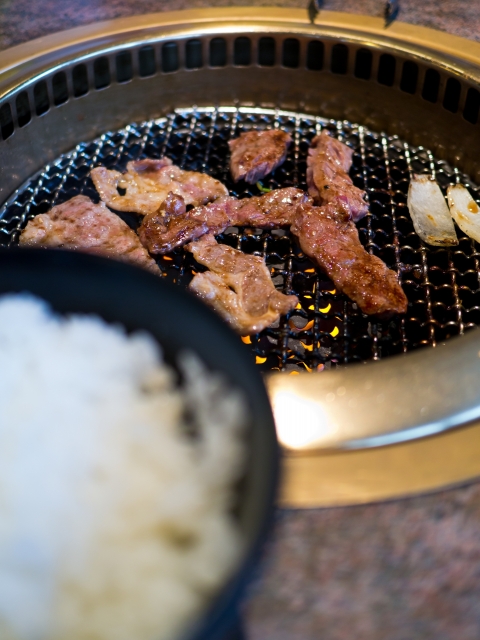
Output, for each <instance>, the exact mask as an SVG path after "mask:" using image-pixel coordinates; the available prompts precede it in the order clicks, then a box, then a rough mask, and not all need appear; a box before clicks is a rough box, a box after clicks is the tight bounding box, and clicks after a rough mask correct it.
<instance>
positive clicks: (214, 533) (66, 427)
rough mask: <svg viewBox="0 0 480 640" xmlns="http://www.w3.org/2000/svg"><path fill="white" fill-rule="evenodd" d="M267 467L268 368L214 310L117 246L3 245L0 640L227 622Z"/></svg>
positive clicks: (245, 566) (193, 634) (217, 627)
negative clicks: (125, 259) (115, 252)
mask: <svg viewBox="0 0 480 640" xmlns="http://www.w3.org/2000/svg"><path fill="white" fill-rule="evenodd" d="M277 480H278V449H277V442H276V436H275V428H274V423H273V418H272V414H271V410H270V405H269V402H268V397H267V394H266V391H265V389H264V386H263V383H262V380H261V377H260V374H259V373H258V371H257V370H256V368H255V366H254V364H253V363H252V362H251V356H250V354H249V352H248V350H247V349H246V348H245V347H244V345H243V344H242V342H241V341H240V340H239V339H238V337H237V336H236V335H235V334H234V333H233V332H231V330H230V329H229V328H228V327H227V326H226V325H225V324H224V323H223V322H222V321H221V320H220V319H219V318H218V317H217V316H216V315H215V314H214V313H213V312H212V311H210V309H208V308H207V307H206V306H204V305H203V304H202V303H201V302H200V301H199V300H197V299H196V298H194V297H193V296H191V295H190V294H188V293H187V292H185V291H183V290H181V289H180V288H179V287H175V286H173V285H169V284H168V283H165V282H164V281H163V280H161V279H160V278H157V277H155V276H153V275H151V274H149V273H146V272H143V271H142V270H140V269H137V268H135V267H131V266H128V265H125V264H122V263H119V262H114V261H110V260H107V259H104V258H99V257H95V256H89V255H84V254H79V253H73V252H64V251H44V250H8V251H2V252H0V638H1V640H65V639H66V638H68V640H177V639H189V640H193V639H195V640H199V639H200V638H203V639H207V638H208V640H214V639H218V640H220V639H222V638H224V637H225V634H226V633H228V632H230V631H231V626H232V623H233V621H234V619H235V615H236V608H237V605H238V602H239V600H240V598H241V595H242V593H243V591H244V589H245V587H246V585H247V583H248V579H249V577H250V575H251V574H252V571H253V569H254V567H255V565H256V562H257V560H258V555H259V551H260V549H261V546H262V544H263V542H264V540H265V536H266V534H267V531H268V528H269V526H270V523H271V518H272V513H273V505H274V498H275V491H276V485H277Z"/></svg>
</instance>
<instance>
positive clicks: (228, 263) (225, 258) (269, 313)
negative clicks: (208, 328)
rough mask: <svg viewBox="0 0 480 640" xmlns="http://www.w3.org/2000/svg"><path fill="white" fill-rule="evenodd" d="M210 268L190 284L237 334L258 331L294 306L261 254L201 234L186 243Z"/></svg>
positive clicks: (291, 296) (296, 301)
mask: <svg viewBox="0 0 480 640" xmlns="http://www.w3.org/2000/svg"><path fill="white" fill-rule="evenodd" d="M186 248H187V249H188V250H189V251H191V252H192V253H193V255H194V257H195V260H196V261H197V262H199V263H200V264H203V265H204V266H206V267H208V269H210V271H206V272H204V273H198V274H197V275H196V276H195V277H194V278H193V280H192V282H191V283H190V288H191V289H192V291H194V292H195V293H196V294H197V295H198V296H199V297H201V298H203V300H205V302H206V303H207V304H209V305H211V306H212V307H213V308H214V309H215V310H216V311H217V312H218V313H219V314H220V315H221V316H222V317H223V319H224V320H226V322H228V324H230V326H231V327H233V328H234V329H235V330H236V331H238V332H239V333H240V334H241V335H248V334H254V333H258V332H259V331H262V329H265V328H266V327H269V326H270V325H271V324H273V323H274V322H275V321H277V320H278V319H279V317H280V316H281V315H284V314H286V313H288V312H289V311H291V310H292V309H294V308H295V306H296V305H297V303H298V298H297V297H296V296H293V295H290V296H288V295H285V294H283V293H280V291H277V290H276V289H275V286H274V284H273V282H272V279H271V277H270V273H269V271H268V269H267V267H266V265H265V262H264V260H263V259H262V258H260V257H258V256H254V255H247V254H245V253H242V252H241V251H237V250H236V249H232V248H231V247H228V246H225V245H221V244H218V243H217V241H216V240H215V238H214V237H213V236H212V235H204V236H203V237H202V238H200V239H199V240H195V241H194V242H191V243H190V244H188V245H187V247H186Z"/></svg>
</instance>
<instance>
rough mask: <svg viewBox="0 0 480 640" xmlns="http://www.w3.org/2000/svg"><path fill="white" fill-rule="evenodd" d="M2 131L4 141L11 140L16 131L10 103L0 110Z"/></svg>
mask: <svg viewBox="0 0 480 640" xmlns="http://www.w3.org/2000/svg"><path fill="white" fill-rule="evenodd" d="M0 129H1V130H2V138H3V139H4V140H6V139H7V138H9V137H10V136H11V135H12V133H13V131H14V128H13V118H12V110H11V108H10V105H9V104H8V102H7V103H5V104H4V105H2V107H1V108H0Z"/></svg>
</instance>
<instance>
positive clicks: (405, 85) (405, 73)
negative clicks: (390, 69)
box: [400, 60, 418, 95]
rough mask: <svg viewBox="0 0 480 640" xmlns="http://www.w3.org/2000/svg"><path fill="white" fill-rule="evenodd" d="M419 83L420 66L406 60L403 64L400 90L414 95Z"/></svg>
mask: <svg viewBox="0 0 480 640" xmlns="http://www.w3.org/2000/svg"><path fill="white" fill-rule="evenodd" d="M417 82H418V65H416V64H415V62H411V61H410V60H406V61H405V62H404V63H403V69H402V79H401V80H400V89H401V90H402V91H405V93H411V94H412V95H413V94H414V93H415V92H416V90H417Z"/></svg>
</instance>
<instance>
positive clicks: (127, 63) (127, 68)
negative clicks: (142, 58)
mask: <svg viewBox="0 0 480 640" xmlns="http://www.w3.org/2000/svg"><path fill="white" fill-rule="evenodd" d="M116 65H117V82H119V83H123V82H128V81H129V80H131V79H132V77H133V68H132V54H131V53H130V51H122V52H121V53H119V54H118V55H117V57H116Z"/></svg>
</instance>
